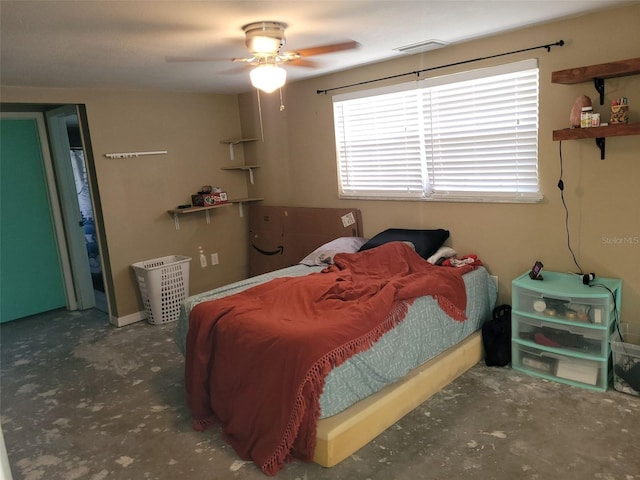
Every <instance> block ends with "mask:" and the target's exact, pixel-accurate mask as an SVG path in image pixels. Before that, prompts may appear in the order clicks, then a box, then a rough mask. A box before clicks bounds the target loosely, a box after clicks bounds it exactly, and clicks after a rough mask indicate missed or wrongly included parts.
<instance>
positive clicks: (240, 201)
mask: <svg viewBox="0 0 640 480" xmlns="http://www.w3.org/2000/svg"><path fill="white" fill-rule="evenodd" d="M262 200H263V199H262V198H236V199H234V200H229V201H228V202H227V203H221V204H219V205H211V206H208V207H189V208H172V209H171V210H167V213H168V214H170V215H173V221H174V222H175V226H176V230H180V217H181V216H183V215H190V214H192V213H198V212H204V213H205V217H206V219H207V224H209V223H211V217H210V215H209V212H210V211H211V210H214V209H216V208H222V207H228V206H230V205H238V208H239V210H240V216H241V217H243V216H244V211H243V205H244V204H245V203H251V202H260V201H262Z"/></svg>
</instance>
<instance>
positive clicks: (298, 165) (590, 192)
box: [0, 4, 640, 323]
mask: <svg viewBox="0 0 640 480" xmlns="http://www.w3.org/2000/svg"><path fill="white" fill-rule="evenodd" d="M621 18H623V19H625V21H624V24H625V25H628V26H631V25H640V5H638V4H636V5H634V6H632V7H628V8H623V9H615V10H611V11H609V12H598V13H596V14H593V15H589V16H584V17H579V18H575V19H572V20H569V21H563V22H558V23H553V24H548V25H545V26H539V27H532V28H528V29H524V30H520V31H517V32H512V33H508V34H505V35H500V36H496V37H490V38H486V39H482V40H479V41H475V42H469V43H466V44H460V45H454V46H450V47H447V48H444V49H441V50H437V51H434V52H430V53H427V54H424V55H423V56H413V57H403V58H401V59H398V60H394V61H390V62H385V63H382V64H377V65H370V66H366V67H362V68H357V69H353V70H350V71H346V72H341V73H339V74H335V75H331V76H325V77H319V78H316V79H313V80H309V81H305V82H299V83H291V84H289V85H287V86H286V88H285V89H284V91H283V93H284V100H285V106H286V108H285V110H284V111H282V112H281V111H280V110H279V98H278V95H277V94H273V95H263V96H262V109H263V120H264V122H263V126H264V135H265V141H264V143H263V142H255V143H252V144H247V145H246V146H245V147H244V148H245V150H246V156H247V161H249V162H251V163H254V162H255V163H259V164H260V165H261V168H260V169H258V170H257V171H256V184H255V185H254V186H247V184H246V181H245V175H244V174H243V173H239V172H232V171H231V172H230V171H222V170H220V166H223V165H228V164H229V160H228V147H227V146H226V145H221V144H220V143H219V141H220V140H221V139H224V138H230V137H236V136H238V135H239V134H240V131H242V132H243V136H244V137H254V136H260V133H261V130H260V122H259V118H258V115H257V102H256V98H255V93H249V94H245V95H241V96H239V97H236V96H222V95H206V94H200V95H198V94H186V93H169V92H164V93H161V92H150V91H144V92H143V91H96V90H77V89H39V88H36V89H32V88H18V87H2V89H1V90H0V97H1V98H2V101H3V102H24V103H59V104H67V103H80V104H85V105H86V108H87V115H88V121H89V129H90V133H91V140H92V144H93V150H94V154H95V169H96V173H97V179H98V186H99V190H100V197H101V203H102V208H103V215H104V220H105V235H106V240H107V242H108V247H109V253H110V260H111V270H112V273H113V281H112V282H109V283H111V284H112V285H113V292H112V296H113V299H114V301H113V302H112V307H113V311H112V312H111V314H112V316H115V317H124V316H127V315H133V314H135V313H136V312H139V311H141V310H142V304H141V302H140V298H139V294H138V291H137V285H136V282H135V277H134V276H133V273H132V271H131V268H130V265H131V263H134V262H137V261H140V260H145V259H149V258H155V257H159V256H164V255H171V254H181V255H189V256H192V257H193V258H194V261H193V262H192V264H191V292H192V293H197V292H200V291H204V290H207V289H210V288H214V287H216V286H218V285H222V284H224V283H228V282H231V281H234V280H237V279H239V278H242V277H243V276H244V275H245V274H246V271H247V258H246V244H247V239H246V218H240V217H239V215H238V210H237V209H236V207H225V208H222V209H217V210H215V211H214V213H213V214H212V215H211V220H212V221H211V224H210V225H207V224H206V222H205V218H204V215H203V214H195V215H192V216H189V217H185V218H182V219H181V223H180V225H181V229H180V230H179V231H176V230H175V228H174V223H173V219H172V217H171V216H170V215H168V214H167V210H168V209H170V208H173V207H175V206H176V205H178V204H181V203H186V202H189V201H190V195H191V193H194V192H195V191H196V190H198V188H199V187H200V186H202V185H207V184H212V185H217V186H222V187H223V188H225V189H226V190H227V191H228V192H229V194H230V195H231V196H232V197H243V196H245V195H249V196H263V197H265V199H266V200H265V203H266V204H269V205H292V206H314V207H316V206H317V207H352V206H356V207H358V208H360V209H361V210H362V212H363V219H364V227H365V231H366V233H367V234H368V235H374V234H375V233H377V232H379V231H381V230H383V229H385V228H388V227H394V226H395V227H407V228H435V227H443V228H447V229H449V230H450V231H451V240H450V244H451V245H452V246H453V247H454V248H455V249H456V250H458V252H459V253H460V254H466V253H472V252H473V253H477V254H479V255H480V257H481V258H482V260H483V261H484V262H485V263H486V265H487V266H488V268H489V269H490V271H491V272H492V273H493V274H495V275H498V276H499V278H500V291H501V298H500V301H501V302H510V301H509V295H510V281H511V279H512V278H514V277H515V276H517V275H519V274H520V273H522V272H523V271H525V270H527V269H528V268H529V266H530V265H531V264H532V263H533V261H534V260H536V259H540V260H542V261H543V262H544V263H545V265H546V267H547V268H548V269H549V270H556V271H567V270H572V271H574V270H575V269H576V268H575V266H574V265H573V262H572V260H571V256H570V254H569V252H568V250H567V247H566V243H567V239H566V234H565V227H564V210H563V207H562V204H561V201H560V195H559V191H558V189H557V188H556V184H557V182H558V178H559V159H558V143H557V142H553V141H552V140H551V138H552V137H551V136H552V130H554V129H559V128H564V127H566V126H567V123H568V117H569V110H570V108H571V105H572V103H573V101H574V99H575V98H576V97H577V96H578V95H580V94H583V93H585V94H587V95H589V96H591V97H592V98H594V99H595V98H596V93H595V90H594V89H593V87H592V86H591V84H581V85H574V86H566V85H553V84H551V83H550V77H551V72H552V71H554V70H560V69H565V68H569V67H574V66H581V65H591V64H596V63H603V62H607V61H611V60H621V59H625V58H635V57H640V47H639V45H640V30H639V29H637V28H618V27H616V28H615V29H612V28H611V26H612V25H620V19H621ZM614 30H615V35H613V34H612V33H611V32H612V31H614ZM559 39H564V40H565V42H567V44H566V45H565V46H564V47H561V48H554V49H553V50H552V51H551V52H550V53H547V52H546V51H544V50H540V51H535V52H532V53H525V54H518V55H513V56H509V57H504V58H502V59H497V60H491V61H482V62H478V63H475V64H473V65H472V66H473V68H479V67H482V66H487V65H494V64H498V63H502V62H507V61H516V60H521V59H525V58H531V57H537V58H539V61H540V78H541V81H540V85H541V88H540V119H541V121H540V142H539V145H540V152H539V153H540V154H539V158H540V161H539V165H540V178H541V184H542V191H543V194H544V200H543V201H542V202H540V203H539V204H534V205H512V204H472V203H444V202H439V203H435V202H388V201H386V202H385V201H353V200H351V201H345V200H340V199H339V198H338V196H337V189H338V187H337V180H336V168H335V151H334V137H333V120H332V106H331V96H330V95H317V94H316V90H317V89H326V88H331V87H335V86H339V85H343V84H349V83H353V82H359V81H363V80H369V79H373V78H379V77H382V76H386V75H392V74H398V73H403V72H407V71H413V70H418V69H421V68H427V67H431V66H437V65H443V64H448V63H452V62H457V61H463V60H467V59H470V58H474V57H482V56H487V55H491V54H495V53H501V52H506V51H509V50H515V49H521V48H527V47H530V46H535V45H540V44H546V43H551V42H555V41H557V40H559ZM291 68H293V67H291ZM467 68H468V67H467ZM460 69H461V68H457V69H454V68H449V69H443V70H441V71H439V73H440V74H446V73H451V72H454V71H457V70H460ZM379 85H381V84H374V85H372V86H379ZM606 88H607V103H608V102H609V101H610V99H611V98H615V97H619V96H622V95H624V96H627V97H628V98H629V101H630V103H631V108H632V117H631V118H632V121H635V122H638V121H640V117H639V116H638V115H640V113H638V112H640V76H635V77H626V78H621V79H614V80H608V81H607V83H606ZM595 110H596V111H600V112H603V114H604V113H605V112H606V111H607V107H606V105H605V106H604V107H600V106H597V107H596V108H595ZM603 116H606V115H603ZM606 149H607V158H606V160H604V161H601V160H600V159H599V151H598V150H597V148H596V146H595V143H594V142H593V141H591V140H581V141H573V142H563V152H564V160H565V169H564V181H565V185H566V197H567V203H568V206H569V210H570V229H571V239H572V245H573V247H574V250H575V252H576V254H577V257H578V261H579V262H580V264H581V265H582V267H583V268H584V269H585V270H586V271H595V272H596V273H597V274H598V275H600V276H612V277H619V278H622V279H623V282H624V287H623V289H624V297H623V312H622V313H623V321H626V322H633V323H640V274H639V273H638V271H637V269H638V267H639V266H640V245H637V244H636V245H628V244H627V245H624V244H623V245H612V244H611V243H607V242H606V241H604V240H603V239H605V240H606V239H612V238H613V239H615V238H627V237H634V238H638V237H639V236H640V218H639V215H638V213H637V208H638V207H637V206H638V204H639V203H640V189H639V188H638V185H640V158H639V157H640V137H637V136H636V137H617V138H609V139H607V147H606ZM144 150H167V151H168V152H169V153H168V154H167V155H161V156H151V157H139V158H132V159H118V160H110V159H107V158H105V157H104V154H105V153H109V152H129V151H144ZM241 151H242V150H241V149H240V151H239V152H238V153H240V152H241ZM237 161H238V162H240V161H241V159H239V160H237ZM198 246H202V247H203V248H204V250H205V252H206V253H207V254H209V253H212V252H218V254H219V256H220V265H219V266H217V267H207V268H206V269H202V268H200V266H199V262H198V259H197V256H198Z"/></svg>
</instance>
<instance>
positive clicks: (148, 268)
mask: <svg viewBox="0 0 640 480" xmlns="http://www.w3.org/2000/svg"><path fill="white" fill-rule="evenodd" d="M190 262H191V257H184V256H181V255H170V256H168V257H161V258H154V259H151V260H145V261H143V262H138V263H134V264H133V265H131V267H132V268H133V269H134V271H135V272H136V277H137V278H138V286H139V287H140V294H141V295H142V301H143V302H144V308H145V311H146V312H147V321H148V322H149V323H151V324H152V325H161V324H163V323H168V322H174V321H176V320H178V317H179V316H180V306H181V305H182V301H183V300H184V299H185V298H186V297H188V296H189V264H190Z"/></svg>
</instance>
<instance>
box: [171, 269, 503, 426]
mask: <svg viewBox="0 0 640 480" xmlns="http://www.w3.org/2000/svg"><path fill="white" fill-rule="evenodd" d="M322 268H323V267H308V266H306V265H294V266H292V267H288V268H284V269H281V270H276V271H275V272H269V273H265V274H263V275H258V276H256V277H252V278H248V279H246V280H241V281H239V282H235V283H232V284H230V285H226V286H224V287H220V288H216V289H214V290H211V291H208V292H204V293H200V294H197V295H193V296H191V297H188V298H187V299H185V301H184V302H183V305H182V308H181V311H180V317H179V319H178V323H177V326H176V331H175V341H176V344H177V345H178V348H179V349H180V351H181V352H182V353H183V354H184V353H185V344H186V337H187V331H188V329H189V313H190V312H191V309H192V308H193V307H194V306H196V305H197V304H198V303H200V302H204V301H207V300H215V299H217V298H222V297H226V296H228V295H232V294H234V293H238V292H241V291H243V290H246V289H247V288H251V287H253V286H255V285H258V284H260V283H264V282H268V281H269V280H272V279H274V278H277V277H294V276H295V277H297V276H302V275H307V274H309V273H312V272H319V271H320V270H322ZM442 268H448V267H442ZM463 279H464V283H465V287H466V291H467V310H466V314H467V320H466V321H464V322H458V321H455V320H452V319H451V318H450V317H449V316H448V315H447V314H446V313H444V312H443V311H442V310H441V309H440V307H439V306H438V304H437V302H436V301H435V300H434V299H433V297H421V298H418V299H417V300H416V301H415V302H414V303H413V305H411V306H410V307H409V313H408V314H407V316H406V317H405V319H404V321H402V322H401V323H400V324H399V325H398V326H397V327H395V328H394V329H393V330H391V331H389V332H387V333H386V334H385V335H384V336H383V337H382V338H381V339H380V340H379V341H378V342H377V343H376V344H375V345H374V346H373V347H372V348H371V349H369V350H367V351H365V352H361V353H359V354H357V355H355V356H353V357H351V358H350V359H349V360H347V361H346V362H345V363H343V364H342V365H340V366H338V367H336V368H334V369H333V370H332V371H331V372H330V373H329V375H327V378H326V383H325V387H324V390H323V393H322V396H321V397H320V407H321V411H322V413H321V418H326V417H330V416H332V415H335V414H337V413H339V412H341V411H342V410H344V409H345V408H347V407H349V406H351V405H353V404H354V403H355V402H357V401H359V400H361V399H363V398H365V397H367V396H369V395H371V394H373V393H375V392H377V391H379V390H380V389H382V388H383V387H384V386H385V385H388V384H390V383H393V382H395V381H397V380H399V379H400V378H402V377H403V376H405V375H406V374H407V373H408V372H409V371H411V370H413V369H414V368H416V367H418V366H419V365H421V364H423V363H424V362H426V361H428V360H429V359H431V358H433V357H435V356H436V355H438V354H439V353H441V352H443V351H444V350H446V349H447V348H449V347H451V346H453V345H456V344H457V343H459V342H461V341H462V340H464V339H465V338H467V337H468V336H469V335H471V334H472V333H473V332H475V331H476V330H478V329H479V328H480V327H481V326H482V324H483V322H484V321H485V320H488V319H489V318H491V312H492V310H493V308H494V306H495V303H496V297H497V289H496V286H495V283H494V282H493V280H492V279H491V277H490V276H489V274H488V272H487V270H486V269H485V268H484V267H480V268H478V269H476V270H474V271H472V272H469V273H467V274H465V275H464V276H463Z"/></svg>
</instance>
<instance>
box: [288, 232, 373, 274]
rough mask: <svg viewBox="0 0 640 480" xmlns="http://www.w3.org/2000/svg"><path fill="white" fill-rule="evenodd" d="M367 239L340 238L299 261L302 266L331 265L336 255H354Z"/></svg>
mask: <svg viewBox="0 0 640 480" xmlns="http://www.w3.org/2000/svg"><path fill="white" fill-rule="evenodd" d="M366 241H367V239H366V238H362V237H340V238H336V239H335V240H331V241H330V242H328V243H325V244H324V245H321V246H319V247H318V248H316V249H315V250H314V251H313V252H311V253H310V254H309V255H307V256H306V257H304V258H303V259H302V260H300V263H301V264H302V265H308V266H310V267H311V266H313V265H331V264H332V263H333V257H334V255H336V254H337V253H356V252H357V251H358V250H359V249H360V247H361V246H362V245H364V244H365V243H366Z"/></svg>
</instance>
